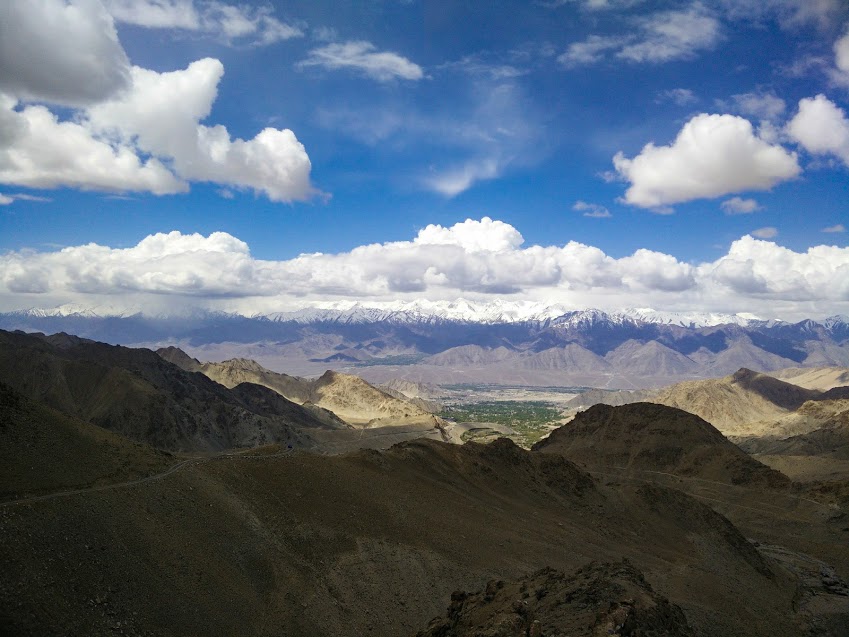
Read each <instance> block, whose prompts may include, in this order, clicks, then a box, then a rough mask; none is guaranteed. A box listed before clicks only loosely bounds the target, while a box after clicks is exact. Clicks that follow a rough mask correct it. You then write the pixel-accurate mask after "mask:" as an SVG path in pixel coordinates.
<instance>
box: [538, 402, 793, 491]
mask: <svg viewBox="0 0 849 637" xmlns="http://www.w3.org/2000/svg"><path fill="white" fill-rule="evenodd" d="M533 449H534V451H539V452H543V453H556V454H560V455H562V456H564V457H566V458H569V459H570V460H572V461H573V462H576V463H579V464H581V465H584V466H588V467H596V468H602V469H604V468H614V469H626V470H638V471H651V472H660V473H671V474H675V475H681V476H687V477H695V478H700V479H703V480H713V481H717V482H725V483H730V484H762V485H769V486H773V487H780V486H782V485H787V484H788V483H789V480H787V478H786V477H784V476H783V475H781V474H780V473H778V472H777V471H773V470H772V469H770V468H768V467H766V466H765V465H762V464H761V463H759V462H757V461H755V460H753V459H752V458H750V457H749V456H748V455H747V454H746V453H744V452H743V451H741V450H740V449H739V448H738V447H736V446H735V445H734V444H732V443H731V442H729V441H728V440H727V439H726V438H725V437H724V436H723V435H722V434H721V433H720V432H719V431H718V430H717V429H716V428H715V427H713V426H712V425H711V424H710V423H708V422H706V421H704V420H702V419H701V418H699V417H698V416H695V415H693V414H690V413H688V412H685V411H682V410H680V409H675V408H672V407H667V406H665V405H657V404H653V403H633V404H628V405H622V406H619V407H612V406H608V405H596V406H594V407H590V408H589V409H588V410H586V411H584V412H581V413H579V414H577V415H576V416H575V418H574V420H572V422H570V423H568V424H566V425H563V426H562V427H560V428H558V429H555V430H554V431H553V432H552V433H551V434H550V435H549V436H548V438H545V439H544V440H542V441H540V442H538V443H537V444H536V445H534V447H533Z"/></svg>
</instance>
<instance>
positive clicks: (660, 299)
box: [0, 217, 849, 319]
mask: <svg viewBox="0 0 849 637" xmlns="http://www.w3.org/2000/svg"><path fill="white" fill-rule="evenodd" d="M460 296H463V297H466V298H470V299H475V300H487V299H490V300H491V299H493V298H498V297H505V296H507V297H514V298H515V297H520V298H521V299H528V300H536V301H547V302H552V303H562V304H565V305H567V306H573V307H588V306H593V307H602V308H604V309H616V308H621V307H626V306H639V307H644V306H647V305H650V306H653V307H660V308H664V309H675V310H691V311H692V310H697V311H722V312H753V313H760V314H764V315H766V316H771V317H778V318H784V319H793V318H801V317H804V316H811V315H814V316H823V315H827V314H835V313H840V312H843V313H845V312H847V309H849V248H840V247H834V246H826V245H821V246H815V247H812V248H810V249H809V250H807V251H806V252H794V251H792V250H789V249H788V248H784V247H782V246H779V245H777V244H776V243H774V242H771V241H766V240H760V239H756V238H754V237H752V236H744V237H742V238H740V239H738V240H736V241H734V242H733V243H732V244H731V246H730V248H729V250H728V252H727V253H726V254H724V255H723V256H721V257H719V258H718V259H717V260H715V261H713V262H705V263H700V264H690V263H686V262H683V261H680V260H679V259H677V258H676V257H674V256H672V255H669V254H664V253H661V252H656V251H652V250H647V249H640V250H637V251H636V252H634V254H632V255H628V256H625V257H621V258H614V257H612V256H610V255H607V254H605V253H604V252H603V251H602V250H600V249H599V248H597V247H593V246H589V245H585V244H582V243H579V242H576V241H568V242H566V243H565V244H563V245H551V246H539V245H531V246H526V245H525V242H524V238H523V237H522V235H521V233H520V232H519V231H518V230H517V229H516V228H514V227H513V226H511V225H510V224H508V223H504V222H502V221H498V220H493V219H490V218H488V217H484V218H482V219H480V220H473V219H467V220H466V221H463V222H460V223H457V224H454V225H453V226H449V227H446V226H441V225H428V226H426V227H425V228H422V229H421V230H420V231H419V232H418V234H417V235H416V236H415V237H414V238H412V239H411V240H410V241H397V242H390V243H376V244H370V245H364V246H360V247H357V248H355V249H353V250H351V251H350V252H343V253H338V254H324V253H312V254H301V255H299V256H297V257H295V258H293V259H289V260H285V261H269V260H261V259H255V258H254V257H252V256H251V254H250V249H249V247H248V245H247V244H245V243H244V242H243V241H240V240H239V239H237V238H236V237H233V236H231V235H229V234H227V233H224V232H216V233H213V234H211V235H209V236H202V235H199V234H181V233H180V232H170V233H161V234H155V235H151V236H148V237H146V238H145V239H143V240H142V241H140V242H139V243H138V244H137V245H136V246H134V247H131V248H111V247H108V246H101V245H97V244H87V245H81V246H75V247H69V248H64V249H62V250H59V251H56V252H38V251H31V250H22V251H17V252H11V253H7V254H5V255H2V256H0V308H2V309H4V310H11V309H20V308H27V307H52V306H55V305H59V304H61V303H67V302H76V303H81V304H82V305H89V306H92V305H98V304H102V303H104V302H108V303H109V304H111V305H113V306H114V305H121V304H122V303H123V304H125V305H127V306H130V305H133V304H134V303H142V304H143V305H144V306H145V307H159V308H165V309H172V310H176V309H179V308H181V307H186V306H198V305H199V306H204V307H210V308H217V309H226V310H231V311H241V312H243V313H247V314H250V313H254V312H268V311H276V310H284V309H295V308H298V307H303V306H306V305H308V304H310V303H312V302H318V301H326V300H343V299H357V300H361V301H391V300H396V299H404V300H411V299H430V300H438V299H455V298H457V297H460Z"/></svg>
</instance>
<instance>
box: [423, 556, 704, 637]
mask: <svg viewBox="0 0 849 637" xmlns="http://www.w3.org/2000/svg"><path fill="white" fill-rule="evenodd" d="M446 635H451V636H452V637H480V636H481V635H505V636H513V635H537V636H539V637H542V636H543V635H569V636H570V637H596V636H598V635H652V636H653V637H692V636H693V635H694V633H693V631H692V629H691V628H690V627H689V625H688V624H687V619H686V617H685V616H684V613H683V612H682V611H681V609H680V608H679V607H677V606H676V605H674V604H670V603H669V601H668V600H667V599H666V598H664V597H662V596H660V595H658V594H657V593H655V592H654V590H652V587H651V586H650V585H649V583H648V582H646V580H645V578H644V577H643V574H642V573H640V572H639V571H638V570H637V569H636V568H634V567H633V566H632V565H631V564H630V563H629V562H628V561H627V560H623V561H622V562H618V563H613V564H611V563H606V564H598V563H592V564H588V565H587V566H584V567H582V568H580V569H578V570H577V571H576V572H575V573H574V574H573V575H570V576H567V575H565V574H563V573H561V572H559V571H556V570H554V569H551V568H545V569H542V570H540V571H537V572H536V573H534V574H533V575H528V576H526V577H523V578H521V579H519V580H516V581H511V582H505V581H503V580H490V581H489V582H488V583H487V585H486V588H485V589H484V590H482V591H479V592H477V593H464V592H461V591H457V592H455V593H453V594H452V595H451V605H450V606H449V607H448V613H447V614H446V616H445V617H439V618H436V619H434V620H432V621H431V622H430V624H429V625H428V627H427V629H426V630H423V631H421V632H419V633H418V634H417V637H445V636H446Z"/></svg>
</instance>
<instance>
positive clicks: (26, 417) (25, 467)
mask: <svg viewBox="0 0 849 637" xmlns="http://www.w3.org/2000/svg"><path fill="white" fill-rule="evenodd" d="M173 462H175V460H174V459H173V458H172V456H171V455H170V454H167V453H164V452H161V451H155V450H154V449H152V448H151V447H149V446H147V445H143V444H141V443H137V442H132V441H131V440H128V439H127V438H124V437H123V436H119V435H117V434H114V433H112V432H111V431H107V430H105V429H103V428H101V427H97V426H95V425H92V424H89V423H87V422H83V421H82V420H79V419H77V418H72V417H70V416H66V415H64V414H61V413H59V412H58V411H56V410H55V409H51V408H49V407H46V406H45V405H42V404H39V403H37V402H35V401H32V400H30V399H29V398H27V397H26V396H24V395H23V394H21V393H19V392H17V391H15V390H14V389H12V388H11V387H9V386H8V385H6V384H3V383H0V500H6V499H8V498H10V497H12V496H15V497H23V496H32V495H39V494H43V493H50V492H55V491H60V490H67V489H78V488H85V487H91V486H97V485H103V484H111V483H114V482H125V481H129V480H133V479H138V478H141V477H144V476H147V475H150V474H154V473H158V472H159V471H162V470H164V469H165V468H166V467H167V466H168V465H169V464H170V463H173Z"/></svg>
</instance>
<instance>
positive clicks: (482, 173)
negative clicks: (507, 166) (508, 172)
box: [423, 157, 502, 197]
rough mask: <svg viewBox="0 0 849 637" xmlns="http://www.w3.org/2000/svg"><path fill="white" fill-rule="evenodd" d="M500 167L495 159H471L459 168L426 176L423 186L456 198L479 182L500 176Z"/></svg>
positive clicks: (499, 163)
mask: <svg viewBox="0 0 849 637" xmlns="http://www.w3.org/2000/svg"><path fill="white" fill-rule="evenodd" d="M501 169H502V165H501V162H499V160H498V159H497V158H494V157H484V158H481V159H472V160H469V161H467V162H465V163H463V164H461V165H459V166H455V167H452V168H448V169H447V170H443V171H440V172H439V173H437V174H435V175H428V176H427V177H425V178H424V179H423V184H424V186H425V187H426V188H427V189H428V190H433V191H435V192H438V193H439V194H441V195H444V196H446V197H456V196H457V195H459V194H460V193H462V192H465V191H466V190H468V189H469V188H471V187H472V186H473V185H474V184H476V183H477V182H479V181H487V180H489V179H495V178H496V177H498V176H499V175H500V174H501Z"/></svg>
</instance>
